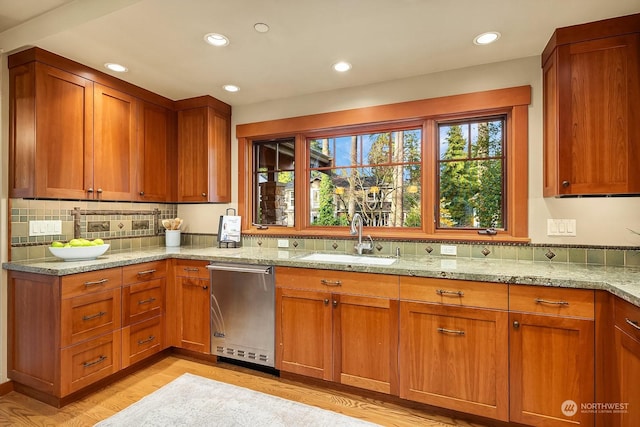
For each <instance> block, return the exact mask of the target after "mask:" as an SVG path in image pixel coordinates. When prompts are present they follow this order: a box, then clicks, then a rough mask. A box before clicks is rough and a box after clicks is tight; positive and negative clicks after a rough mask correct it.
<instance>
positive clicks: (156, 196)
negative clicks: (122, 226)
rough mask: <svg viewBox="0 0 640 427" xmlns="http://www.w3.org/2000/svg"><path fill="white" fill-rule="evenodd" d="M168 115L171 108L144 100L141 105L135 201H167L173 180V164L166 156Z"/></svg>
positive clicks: (170, 119) (167, 154)
mask: <svg viewBox="0 0 640 427" xmlns="http://www.w3.org/2000/svg"><path fill="white" fill-rule="evenodd" d="M172 114H173V113H172V112H171V111H169V110H167V109H165V108H162V107H159V106H156V105H153V104H150V103H148V102H144V103H142V104H141V108H140V114H139V120H138V126H139V132H138V167H137V180H136V181H137V187H136V191H135V193H136V199H137V200H144V201H155V202H164V201H167V200H169V190H170V187H171V186H170V180H172V179H174V173H173V171H174V170H175V164H174V163H172V159H171V157H169V155H170V153H171V151H170V149H171V140H172V138H171V135H172ZM174 160H175V159H174Z"/></svg>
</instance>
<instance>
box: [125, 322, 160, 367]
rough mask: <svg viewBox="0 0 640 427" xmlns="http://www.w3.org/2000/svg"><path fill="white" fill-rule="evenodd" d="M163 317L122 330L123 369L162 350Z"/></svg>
mask: <svg viewBox="0 0 640 427" xmlns="http://www.w3.org/2000/svg"><path fill="white" fill-rule="evenodd" d="M163 319H164V318H163V317H162V316H157V317H154V318H151V319H148V320H145V321H144V322H140V323H136V324H135V325H130V326H127V327H125V328H123V329H122V367H123V368H126V367H127V366H129V365H133V364H134V363H136V362H139V361H141V360H143V359H146V358H147V357H149V356H151V355H152V354H156V353H158V352H159V351H160V350H162V348H163V347H162V339H163V337H162V321H163Z"/></svg>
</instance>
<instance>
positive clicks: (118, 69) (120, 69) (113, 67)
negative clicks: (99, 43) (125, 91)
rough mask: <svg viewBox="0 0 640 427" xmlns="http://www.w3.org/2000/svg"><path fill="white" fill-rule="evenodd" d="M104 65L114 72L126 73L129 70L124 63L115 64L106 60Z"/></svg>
mask: <svg viewBox="0 0 640 427" xmlns="http://www.w3.org/2000/svg"><path fill="white" fill-rule="evenodd" d="M104 66H105V67H106V68H107V69H109V70H111V71H115V72H116V73H126V72H127V71H129V69H128V68H127V67H125V66H124V65H120V64H115V63H113V62H107V63H106V64H104Z"/></svg>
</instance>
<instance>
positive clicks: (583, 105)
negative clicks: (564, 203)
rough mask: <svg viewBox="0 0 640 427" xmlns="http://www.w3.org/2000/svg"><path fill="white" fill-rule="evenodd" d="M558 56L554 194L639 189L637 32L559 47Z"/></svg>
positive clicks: (639, 45) (639, 43)
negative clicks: (556, 160) (556, 152)
mask: <svg viewBox="0 0 640 427" xmlns="http://www.w3.org/2000/svg"><path fill="white" fill-rule="evenodd" d="M556 59H557V65H556V67H557V71H556V73H557V74H556V78H557V88H558V94H557V97H558V98H557V101H556V102H557V104H556V106H557V108H558V110H557V117H556V120H557V124H556V125H555V126H557V127H558V128H557V129H558V134H557V137H558V141H557V143H558V148H557V150H558V156H559V160H558V165H557V166H558V177H557V179H558V181H557V184H556V185H557V186H558V187H557V189H558V194H561V195H577V194H625V193H638V192H639V191H640V177H639V176H638V174H637V172H636V167H637V165H638V163H639V162H640V150H637V149H635V148H634V145H635V144H636V143H637V141H638V140H639V139H640V124H638V121H637V120H636V118H637V114H638V105H639V103H640V101H638V100H639V99H640V82H639V80H640V35H639V34H630V35H625V36H618V37H608V38H602V39H596V40H590V41H585V42H581V43H573V44H569V45H564V46H560V47H558V48H557V57H556ZM547 74H548V73H545V77H546V76H547ZM545 86H546V83H545ZM545 94H548V90H547V88H545ZM545 106H547V101H545ZM545 114H547V113H545ZM545 124H546V125H547V126H549V125H550V123H549V122H548V120H547V119H546V118H545ZM546 134H547V130H545V135H546ZM545 145H546V144H545ZM545 175H546V174H545ZM545 195H546V194H545Z"/></svg>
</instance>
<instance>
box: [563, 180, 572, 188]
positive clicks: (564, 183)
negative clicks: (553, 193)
mask: <svg viewBox="0 0 640 427" xmlns="http://www.w3.org/2000/svg"><path fill="white" fill-rule="evenodd" d="M570 185H571V183H570V182H569V181H562V186H563V187H564V188H567V187H568V186H570Z"/></svg>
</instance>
